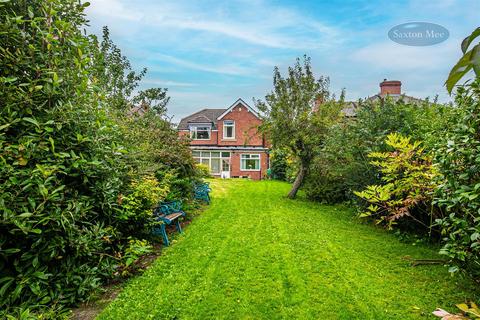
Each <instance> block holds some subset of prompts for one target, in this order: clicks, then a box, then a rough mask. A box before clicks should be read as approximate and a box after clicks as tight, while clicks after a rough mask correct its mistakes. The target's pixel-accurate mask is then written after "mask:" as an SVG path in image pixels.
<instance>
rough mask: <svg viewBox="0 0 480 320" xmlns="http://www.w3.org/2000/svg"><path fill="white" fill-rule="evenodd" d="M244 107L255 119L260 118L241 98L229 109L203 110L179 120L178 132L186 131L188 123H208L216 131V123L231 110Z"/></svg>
mask: <svg viewBox="0 0 480 320" xmlns="http://www.w3.org/2000/svg"><path fill="white" fill-rule="evenodd" d="M239 103H240V104H242V105H244V106H245V107H246V108H247V110H248V111H249V112H251V113H252V114H253V115H255V117H257V118H260V116H259V115H258V113H257V111H255V110H254V109H253V108H252V107H250V106H249V105H248V104H247V103H246V102H245V101H243V100H242V99H241V98H239V99H237V101H235V102H234V103H233V104H232V105H231V106H230V107H228V108H227V109H203V110H200V111H198V112H195V113H194V114H191V115H189V116H188V117H185V118H183V119H182V120H180V123H179V124H178V128H177V129H178V130H188V129H189V127H188V126H189V124H190V123H204V124H206V123H209V124H211V125H212V129H214V130H215V129H217V121H218V120H222V118H223V117H224V116H225V115H227V114H228V113H229V112H230V111H232V109H233V108H235V107H236V106H237V105H238V104H239Z"/></svg>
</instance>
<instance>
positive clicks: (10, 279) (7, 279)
mask: <svg viewBox="0 0 480 320" xmlns="http://www.w3.org/2000/svg"><path fill="white" fill-rule="evenodd" d="M13 280H15V279H14V278H13V277H5V278H2V279H1V280H0V282H5V283H4V284H3V286H2V287H1V288H0V297H3V296H4V295H5V292H6V291H7V289H8V287H10V285H11V284H12V282H13Z"/></svg>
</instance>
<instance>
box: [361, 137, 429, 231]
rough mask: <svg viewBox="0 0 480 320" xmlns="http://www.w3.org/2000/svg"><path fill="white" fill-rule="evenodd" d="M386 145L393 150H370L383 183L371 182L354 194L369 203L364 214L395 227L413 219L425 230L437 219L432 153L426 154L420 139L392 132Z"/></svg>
mask: <svg viewBox="0 0 480 320" xmlns="http://www.w3.org/2000/svg"><path fill="white" fill-rule="evenodd" d="M386 143H387V145H388V146H390V147H391V148H392V149H393V151H390V152H371V153H370V154H369V155H368V157H369V158H373V159H376V160H374V161H372V162H371V163H372V164H373V165H374V166H376V167H378V168H379V170H380V172H381V174H382V177H381V180H382V184H378V185H370V186H367V188H366V189H365V190H363V191H361V192H355V194H356V195H357V196H358V197H360V198H362V199H363V200H365V201H367V202H368V203H369V206H368V207H367V210H366V211H364V212H363V213H362V214H361V215H360V216H361V217H374V218H375V219H376V222H377V223H378V224H384V225H386V226H387V227H388V228H392V226H393V225H394V224H397V223H398V221H401V220H410V221H414V222H416V223H418V224H420V225H421V226H422V227H424V228H425V229H428V228H429V227H430V225H431V223H430V221H433V219H434V218H435V217H434V216H433V214H434V213H435V211H434V210H433V208H432V206H431V203H432V194H433V191H434V190H435V188H436V187H437V186H436V184H435V183H434V178H435V177H436V175H437V172H436V170H435V169H434V167H433V165H432V159H431V156H429V155H428V154H426V153H425V151H424V149H423V148H422V147H420V143H419V142H414V143H411V142H410V138H407V137H403V136H402V135H399V134H396V133H392V134H390V135H388V137H387V141H386Z"/></svg>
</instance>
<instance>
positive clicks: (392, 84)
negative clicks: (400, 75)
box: [380, 79, 402, 96]
mask: <svg viewBox="0 0 480 320" xmlns="http://www.w3.org/2000/svg"><path fill="white" fill-rule="evenodd" d="M397 94H402V82H400V81H398V80H387V79H384V80H383V82H380V95H381V96H385V95H397Z"/></svg>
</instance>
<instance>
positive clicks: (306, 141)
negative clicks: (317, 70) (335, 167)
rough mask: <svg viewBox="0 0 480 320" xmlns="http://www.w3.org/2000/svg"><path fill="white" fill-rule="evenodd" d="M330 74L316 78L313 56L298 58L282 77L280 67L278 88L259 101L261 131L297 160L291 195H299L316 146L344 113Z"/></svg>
mask: <svg viewBox="0 0 480 320" xmlns="http://www.w3.org/2000/svg"><path fill="white" fill-rule="evenodd" d="M329 83H330V80H329V78H328V77H320V78H319V79H315V76H314V75H313V72H312V67H311V63H310V58H309V57H307V56H304V57H303V61H301V59H300V58H297V60H296V63H295V65H294V66H293V67H289V68H288V76H287V77H286V78H284V77H282V75H281V74H280V71H279V69H278V67H275V69H274V73H273V86H274V89H273V91H272V92H271V93H269V94H267V95H266V96H265V101H261V100H256V103H255V104H256V106H257V108H258V109H259V110H260V111H261V113H262V118H263V124H262V125H261V128H260V129H261V130H262V131H263V132H265V133H266V134H267V136H268V137H269V138H270V139H271V140H272V144H273V147H274V148H285V149H287V150H288V151H289V152H291V154H292V156H293V157H294V158H295V159H296V161H297V165H298V172H297V175H296V178H295V181H294V182H293V185H292V189H291V190H290V192H289V194H288V197H289V198H295V196H296V194H297V191H298V189H299V188H300V187H301V185H302V182H303V180H304V178H305V176H306V175H307V174H308V169H309V166H310V164H311V162H312V159H313V158H314V155H315V150H316V148H317V147H318V146H319V145H321V144H322V141H323V137H324V136H325V134H326V131H327V130H328V128H329V127H330V126H331V125H332V123H334V122H336V120H337V119H338V118H339V116H340V112H339V111H340V108H339V106H340V104H338V103H336V102H335V99H334V97H333V96H330V93H329V89H328V87H329Z"/></svg>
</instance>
